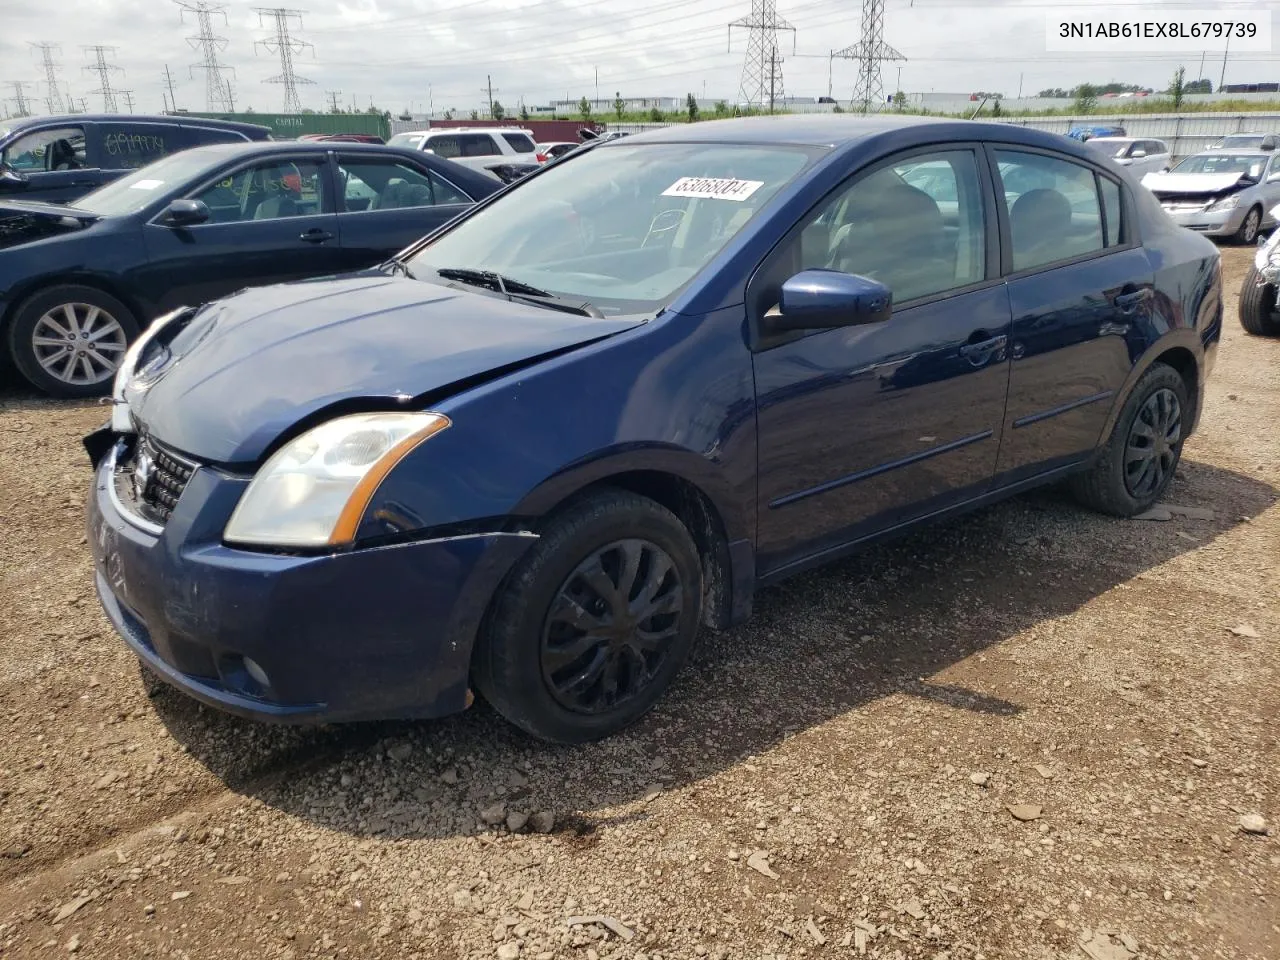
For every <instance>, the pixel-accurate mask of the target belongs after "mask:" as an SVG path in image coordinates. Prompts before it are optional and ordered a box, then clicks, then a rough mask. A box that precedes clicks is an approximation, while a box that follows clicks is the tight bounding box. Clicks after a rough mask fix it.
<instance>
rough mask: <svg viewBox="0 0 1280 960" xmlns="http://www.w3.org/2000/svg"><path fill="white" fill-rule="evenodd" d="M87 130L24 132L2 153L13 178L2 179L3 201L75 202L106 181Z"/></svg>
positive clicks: (57, 128) (64, 126)
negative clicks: (88, 138)
mask: <svg viewBox="0 0 1280 960" xmlns="http://www.w3.org/2000/svg"><path fill="white" fill-rule="evenodd" d="M90 146H91V145H90V144H89V143H88V140H87V137H86V133H85V127H84V126H82V125H81V124H58V125H56V126H48V127H41V128H39V129H36V130H31V131H28V132H26V133H23V134H22V135H20V136H19V137H17V139H15V140H14V141H13V142H12V143H10V144H9V145H8V146H7V147H5V148H4V151H3V153H0V163H2V164H3V167H4V168H5V169H7V170H9V171H12V173H13V174H14V176H13V177H12V178H5V177H0V198H3V199H8V200H38V201H40V202H42V203H71V202H72V201H74V200H77V199H79V198H80V197H82V196H84V195H85V194H86V193H88V192H89V191H91V190H93V189H94V188H95V187H97V186H98V185H99V184H100V183H101V182H102V171H101V170H100V169H98V167H97V162H96V159H97V158H96V156H95V155H94V154H95V151H93V150H91V149H89V147H90Z"/></svg>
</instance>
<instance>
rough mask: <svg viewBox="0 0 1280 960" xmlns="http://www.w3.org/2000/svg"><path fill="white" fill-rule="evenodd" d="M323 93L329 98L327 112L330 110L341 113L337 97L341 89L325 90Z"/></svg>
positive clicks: (340, 93)
mask: <svg viewBox="0 0 1280 960" xmlns="http://www.w3.org/2000/svg"><path fill="white" fill-rule="evenodd" d="M324 95H325V96H326V97H328V98H329V112H330V113H341V112H342V111H341V110H340V109H339V108H338V97H339V96H341V95H342V91H341V90H326V91H325V92H324Z"/></svg>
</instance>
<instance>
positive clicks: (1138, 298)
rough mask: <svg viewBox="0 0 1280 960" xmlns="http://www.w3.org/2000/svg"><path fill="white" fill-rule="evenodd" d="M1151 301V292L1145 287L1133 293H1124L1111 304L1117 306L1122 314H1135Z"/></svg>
mask: <svg viewBox="0 0 1280 960" xmlns="http://www.w3.org/2000/svg"><path fill="white" fill-rule="evenodd" d="M1150 299H1151V290H1150V289H1149V288H1147V287H1143V288H1142V289H1141V290H1137V291H1134V292H1133V293H1122V294H1120V295H1119V296H1117V297H1116V298H1115V299H1114V300H1112V301H1111V302H1112V303H1113V304H1115V305H1116V307H1117V308H1118V309H1119V310H1120V312H1121V313H1125V314H1129V313H1133V312H1134V311H1135V310H1137V309H1138V307H1140V306H1142V305H1143V304H1144V303H1146V302H1147V301H1148V300H1150Z"/></svg>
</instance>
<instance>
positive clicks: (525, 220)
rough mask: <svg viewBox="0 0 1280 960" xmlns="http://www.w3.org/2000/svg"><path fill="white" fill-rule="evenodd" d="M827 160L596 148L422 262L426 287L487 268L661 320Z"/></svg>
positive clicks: (417, 258) (732, 149)
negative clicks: (772, 205)
mask: <svg viewBox="0 0 1280 960" xmlns="http://www.w3.org/2000/svg"><path fill="white" fill-rule="evenodd" d="M823 152H825V151H823V150H821V149H819V148H799V147H791V146H782V145H778V146H761V145H756V144H720V143H656V144H629V145H626V146H622V145H619V146H609V147H596V148H593V149H590V150H588V151H586V153H584V154H583V155H582V156H578V157H576V158H575V159H573V160H571V161H568V162H566V163H564V164H563V165H560V164H556V165H555V166H552V167H548V168H546V171H545V172H544V173H542V174H539V175H538V176H536V177H534V178H532V179H530V180H528V181H527V182H525V183H523V184H522V185H521V186H520V187H518V188H515V189H514V190H513V191H512V192H511V193H509V194H506V195H504V196H503V197H502V198H501V199H500V200H498V201H497V202H495V203H493V204H492V205H490V206H488V207H486V208H485V209H483V210H480V211H479V212H477V213H476V214H475V215H474V216H471V217H469V218H467V219H466V220H465V221H463V222H462V223H460V224H458V226H457V227H455V228H454V229H453V230H450V231H449V232H448V233H446V234H444V235H443V236H441V237H439V238H438V239H436V240H435V241H434V242H432V243H431V244H429V245H428V246H426V247H424V248H423V249H422V250H420V251H419V252H418V253H416V254H415V255H414V256H413V257H412V258H411V259H410V260H409V266H410V269H412V270H413V273H414V274H415V275H416V276H417V277H418V278H419V279H421V280H432V279H435V277H434V272H435V271H436V270H439V269H442V268H455V269H456V268H464V269H477V270H488V271H493V272H495V273H500V274H502V275H503V276H504V277H506V278H509V279H512V280H516V281H518V282H520V283H524V284H530V285H532V286H534V287H538V288H541V289H543V290H547V291H550V292H552V293H554V294H556V295H558V296H564V297H571V298H575V299H579V300H587V301H589V302H591V303H592V304H594V305H595V306H596V307H597V308H598V309H599V310H600V311H601V312H603V313H605V314H618V313H645V312H651V311H654V310H656V309H657V308H658V307H660V306H661V305H662V304H664V303H666V302H667V301H669V300H670V299H671V297H672V296H673V295H674V294H675V293H676V292H677V291H678V290H680V289H681V288H682V287H684V286H685V285H686V284H687V283H689V281H691V280H692V279H693V278H694V277H695V276H696V275H697V274H698V272H699V271H700V270H701V269H702V268H703V267H704V266H705V265H706V264H707V263H708V262H709V261H710V260H711V259H712V258H713V257H714V256H715V255H716V254H717V253H719V252H720V250H722V249H723V248H724V246H725V244H727V243H728V242H729V240H730V238H732V237H733V236H734V235H735V234H736V233H737V232H738V231H739V230H741V229H742V228H743V227H744V226H745V225H746V224H747V222H748V221H749V220H751V219H752V218H753V217H754V216H755V215H756V214H757V213H759V211H760V210H761V209H762V208H763V207H764V206H765V205H766V204H767V203H768V202H769V200H770V198H771V197H773V196H774V195H775V194H776V193H777V192H778V191H779V190H780V189H781V188H782V187H783V186H784V185H785V184H787V183H788V182H789V181H791V180H793V179H794V178H795V177H796V176H797V175H798V174H799V173H800V171H801V170H803V169H804V168H805V167H806V166H807V165H808V164H810V163H811V162H812V161H813V160H814V159H816V158H817V157H818V156H820V155H821V154H822V153H823Z"/></svg>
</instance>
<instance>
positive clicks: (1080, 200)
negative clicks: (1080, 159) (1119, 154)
mask: <svg viewBox="0 0 1280 960" xmlns="http://www.w3.org/2000/svg"><path fill="white" fill-rule="evenodd" d="M996 164H997V168H998V170H999V172H1000V181H1001V184H1002V186H1003V190H1002V194H1003V197H1004V202H1005V207H1006V210H1007V213H1008V218H1009V233H1010V235H1011V236H1010V239H1011V240H1012V252H1013V269H1014V270H1015V271H1018V270H1030V269H1032V268H1034V267H1040V266H1044V265H1046V264H1050V263H1055V262H1057V261H1060V260H1070V259H1072V258H1073V257H1079V256H1083V255H1085V254H1088V253H1092V252H1093V251H1096V250H1101V249H1102V248H1103V245H1104V238H1103V232H1102V205H1101V202H1100V200H1099V197H1098V186H1097V179H1096V178H1095V177H1094V173H1093V171H1092V170H1091V169H1089V168H1088V167H1085V166H1082V165H1080V164H1078V163H1075V162H1073V161H1070V160H1065V159H1062V158H1059V157H1050V156H1046V155H1044V154H1039V153H1020V152H1016V151H1012V150H997V151H996ZM1105 182H1109V181H1105ZM1117 205H1118V204H1117Z"/></svg>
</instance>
